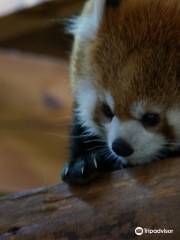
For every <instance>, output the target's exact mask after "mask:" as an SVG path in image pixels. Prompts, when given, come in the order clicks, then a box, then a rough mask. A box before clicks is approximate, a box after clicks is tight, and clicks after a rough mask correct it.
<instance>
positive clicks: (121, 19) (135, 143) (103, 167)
mask: <svg viewBox="0 0 180 240" xmlns="http://www.w3.org/2000/svg"><path fill="white" fill-rule="evenodd" d="M70 31H71V32H72V33H73V34H74V45H73V51H72V57H71V81H72V86H73V92H74V122H73V129H72V132H71V156H70V162H69V163H68V165H66V166H65V167H64V170H63V173H62V178H63V180H64V181H66V182H68V183H86V182H88V181H90V180H92V179H93V178H94V177H96V176H98V175H99V174H101V173H103V172H108V171H112V170H115V169H119V168H121V167H123V166H128V165H129V166H132V165H137V164H145V163H148V162H151V161H152V160H155V159H160V158H165V157H167V156H169V155H170V156H171V155H175V154H179V152H180V1H179V0H119V1H118V0H89V1H87V2H86V4H85V6H84V9H83V11H82V14H81V16H80V17H78V18H77V19H76V20H74V23H73V24H72V26H71V27H70Z"/></svg>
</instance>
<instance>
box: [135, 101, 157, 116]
mask: <svg viewBox="0 0 180 240" xmlns="http://www.w3.org/2000/svg"><path fill="white" fill-rule="evenodd" d="M147 102H148V101H147V100H141V101H138V102H135V103H133V104H132V106H131V113H132V115H133V116H134V117H135V118H136V119H141V117H142V116H143V115H144V114H145V113H146V112H147V111H148V112H152V113H160V112H161V109H160V107H158V106H157V104H154V105H152V106H151V107H150V109H146V104H147Z"/></svg>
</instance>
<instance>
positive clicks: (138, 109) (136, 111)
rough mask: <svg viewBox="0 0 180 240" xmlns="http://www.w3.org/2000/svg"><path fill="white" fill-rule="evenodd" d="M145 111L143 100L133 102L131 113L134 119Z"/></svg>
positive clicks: (138, 117)
mask: <svg viewBox="0 0 180 240" xmlns="http://www.w3.org/2000/svg"><path fill="white" fill-rule="evenodd" d="M144 112H145V101H139V102H135V103H133V105H132V107H131V113H132V115H133V116H134V117H135V118H136V119H140V118H141V117H142V115H143V114H144Z"/></svg>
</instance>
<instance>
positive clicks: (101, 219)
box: [0, 158, 180, 240]
mask: <svg viewBox="0 0 180 240" xmlns="http://www.w3.org/2000/svg"><path fill="white" fill-rule="evenodd" d="M179 183H180V159H179V158H176V159H169V160H164V161H158V162H155V163H152V164H149V165H147V166H141V167H135V168H131V169H123V170H120V171H118V172H115V173H113V174H111V175H106V176H104V177H103V179H99V180H98V181H96V182H94V183H92V184H90V185H87V186H83V187H68V186H67V185H66V184H61V185H57V186H52V187H47V188H42V189H37V190H32V191H28V192H24V193H19V194H15V195H11V196H7V197H3V198H1V200H0V240H5V239H13V240H16V239H18V240H21V239H23V240H24V239H33V240H36V239H38V240H40V239H43V240H46V239H47V240H51V239H52V240H54V239H61V240H67V239H68V240H77V239H93V240H102V239H104V240H106V239H107V240H110V239H115V240H116V239H117V240H125V239H173V240H176V239H177V240H179V239H180V229H179V224H180V211H179V203H180V188H179ZM137 226H139V227H143V228H149V229H164V228H165V229H168V230H173V233H168V234H157V235H154V234H143V235H142V236H141V237H140V236H136V235H135V233H134V229H135V228H136V227H137Z"/></svg>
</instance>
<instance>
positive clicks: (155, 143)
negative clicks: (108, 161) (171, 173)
mask: <svg viewBox="0 0 180 240" xmlns="http://www.w3.org/2000/svg"><path fill="white" fill-rule="evenodd" d="M107 133H108V145H109V148H110V149H112V143H113V141H114V140H116V139H117V138H122V139H123V140H125V141H127V142H128V143H129V144H130V146H131V147H132V148H133V149H134V153H133V154H132V155H131V156H129V157H127V158H126V159H127V160H128V161H129V162H130V163H132V164H139V163H145V162H149V161H151V160H152V158H153V157H156V155H157V153H158V151H159V150H161V148H162V147H163V145H164V144H165V139H164V138H163V136H161V135H160V134H157V133H153V132H149V131H147V130H146V129H145V128H144V127H143V126H142V125H141V123H139V122H138V121H128V122H120V121H119V120H118V118H117V117H114V119H113V120H112V122H111V123H110V124H109V126H108V127H107Z"/></svg>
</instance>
